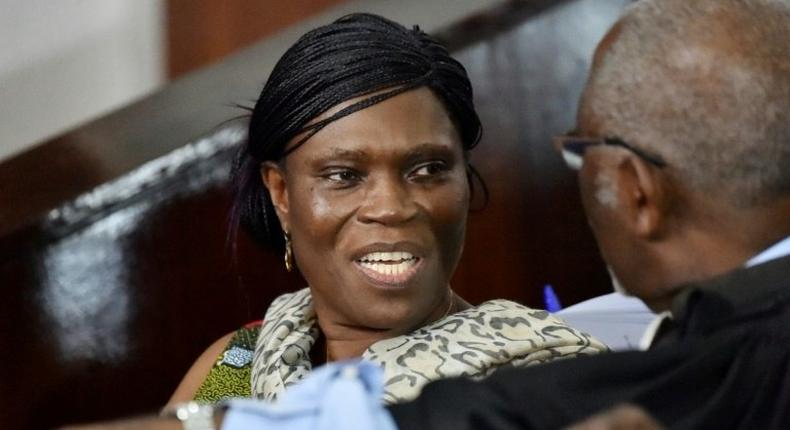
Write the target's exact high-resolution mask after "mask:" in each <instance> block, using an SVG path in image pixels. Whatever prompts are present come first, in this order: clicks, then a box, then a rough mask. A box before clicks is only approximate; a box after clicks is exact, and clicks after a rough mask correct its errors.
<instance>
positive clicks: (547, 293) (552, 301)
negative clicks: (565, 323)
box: [543, 284, 562, 313]
mask: <svg viewBox="0 0 790 430" xmlns="http://www.w3.org/2000/svg"><path fill="white" fill-rule="evenodd" d="M543 302H544V303H545V304H546V310H547V311H549V312H552V313H554V312H557V311H559V310H560V309H562V305H561V304H560V299H559V297H557V293H555V292H554V288H552V286H551V284H546V285H545V286H544V287H543Z"/></svg>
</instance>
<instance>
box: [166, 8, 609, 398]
mask: <svg viewBox="0 0 790 430" xmlns="http://www.w3.org/2000/svg"><path fill="white" fill-rule="evenodd" d="M480 133H481V128H480V121H479V119H478V117H477V113H476V112H475V109H474V105H473V102H472V88H471V85H470V82H469V79H468V77H467V75H466V71H465V70H464V68H463V66H461V64H460V63H458V62H457V61H456V60H454V59H453V58H451V57H450V56H449V54H448V53H447V50H446V49H445V48H444V47H443V46H441V45H440V44H439V43H437V42H436V41H435V40H434V39H432V38H431V37H430V36H428V35H426V34H425V33H423V32H421V31H420V30H419V29H417V28H415V29H413V30H408V29H406V28H404V27H402V26H400V25H398V24H396V23H393V22H391V21H388V20H386V19H384V18H381V17H377V16H373V15H367V14H355V15H350V16H347V17H344V18H341V19H340V20H338V21H336V22H334V23H332V24H329V25H326V26H324V27H320V28H317V29H315V30H313V31H311V32H309V33H307V34H306V35H304V36H303V37H302V38H301V39H300V40H299V41H298V42H296V44H295V45H294V46H292V47H291V48H290V49H289V50H288V51H287V52H286V53H285V54H284V56H283V57H282V58H281V59H280V61H279V63H278V64H277V66H276V67H275V69H274V71H273V72H272V74H271V76H270V77H269V80H268V82H267V83H266V85H265V87H264V89H263V91H262V93H261V95H260V97H259V99H258V101H257V103H256V105H255V108H254V110H253V112H252V116H251V118H250V123H249V136H248V142H247V144H246V146H245V147H244V148H243V149H242V150H241V152H240V154H239V157H238V160H237V163H236V165H235V166H234V167H235V169H234V172H235V174H234V181H235V185H236V206H235V209H234V212H233V219H234V220H236V223H237V224H243V225H245V226H247V227H248V228H249V230H250V231H251V232H252V233H253V235H254V236H255V237H256V238H257V239H258V240H259V241H260V242H261V243H263V244H265V245H269V246H275V247H279V248H280V249H281V250H282V251H283V253H284V255H285V266H286V268H287V269H288V270H291V269H292V268H298V270H299V271H300V272H301V274H302V275H303V277H304V279H305V280H306V281H307V283H308V285H309V288H305V289H303V290H300V291H297V292H295V293H291V294H286V295H284V296H281V297H279V298H278V299H276V300H275V301H274V302H273V303H272V304H271V306H270V308H269V309H268V311H267V312H266V315H265V318H264V323H263V326H262V327H260V333H259V334H258V332H257V331H258V328H256V327H253V328H247V329H242V330H240V331H239V332H237V333H236V334H231V335H228V336H226V337H225V338H223V339H220V340H219V341H217V343H215V344H214V345H213V346H212V347H210V348H209V349H208V350H207V351H206V353H204V354H203V356H202V357H201V358H200V359H198V361H197V362H196V364H195V365H194V366H193V368H192V369H191V370H190V372H189V373H188V374H187V376H186V377H185V379H184V381H183V382H182V384H181V386H180V387H179V388H178V390H177V391H176V393H175V394H174V396H173V398H172V399H171V403H173V402H178V401H184V400H189V399H191V398H192V397H193V396H195V393H196V392H197V396H196V397H197V398H198V399H201V400H216V399H218V398H222V397H226V396H232V395H247V396H249V395H254V396H257V397H260V398H264V399H274V398H276V397H277V395H278V394H280V393H282V391H283V390H284V389H285V388H286V387H287V386H288V385H290V384H293V383H295V382H297V381H299V380H300V379H301V378H303V377H304V376H305V375H307V374H308V373H309V372H310V370H311V369H312V366H314V365H317V364H321V363H325V362H329V361H334V360H342V359H348V358H353V357H360V356H361V357H363V358H366V359H368V360H371V361H373V362H376V363H379V364H380V365H381V366H383V367H384V370H385V377H386V389H385V391H386V392H385V399H384V400H385V401H387V402H390V403H392V402H399V401H403V400H407V399H411V398H413V397H415V396H416V395H417V394H418V393H419V390H420V388H421V387H422V386H423V385H424V384H425V383H427V382H429V381H430V380H433V379H437V378H441V377H447V376H453V375H469V376H480V377H481V376H485V375H487V374H489V373H490V372H492V371H493V370H495V369H496V368H498V367H501V366H507V365H515V366H521V365H527V364H532V363H539V362H544V361H548V360H552V359H555V358H561V357H568V356H575V355H579V354H588V353H596V352H600V351H604V350H605V349H606V347H605V346H604V345H602V344H601V343H600V342H598V341H596V340H594V339H591V338H590V337H589V336H588V335H586V334H583V333H580V332H578V331H576V330H574V329H572V328H570V327H568V326H567V325H565V323H563V322H562V321H560V320H558V319H556V318H554V317H552V316H550V315H549V314H547V313H546V312H545V311H538V310H533V309H529V308H526V307H524V306H521V305H518V304H516V303H513V302H509V301H505V300H494V301H490V302H486V303H484V304H482V305H480V306H477V307H472V306H470V305H469V303H467V302H466V301H464V300H463V299H462V298H461V297H459V296H457V295H456V294H454V293H453V291H452V289H451V288H450V285H449V280H450V278H451V276H452V274H453V272H454V270H455V267H456V265H457V263H458V260H459V258H460V255H461V251H462V248H463V243H464V234H465V230H466V219H467V213H468V210H469V200H470V197H471V177H472V174H473V173H474V170H472V168H471V166H470V165H469V151H470V150H471V149H472V148H474V146H475V145H476V144H477V142H478V140H479V138H480ZM207 375H208V376H207ZM234 381H235V382H234Z"/></svg>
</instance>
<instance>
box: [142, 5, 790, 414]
mask: <svg viewBox="0 0 790 430" xmlns="http://www.w3.org/2000/svg"><path fill="white" fill-rule="evenodd" d="M556 143H557V144H558V147H559V148H560V149H561V151H562V153H563V155H564V156H565V158H566V160H568V162H569V165H571V166H572V167H575V168H577V169H578V170H579V171H578V174H579V184H580V190H581V195H582V200H583V203H584V206H585V210H586V212H587V215H588V217H589V221H590V226H591V228H592V229H593V232H594V233H595V236H596V239H597V240H598V243H599V246H600V250H601V253H602V254H603V257H604V259H605V260H606V261H607V262H608V263H609V264H610V266H611V268H612V272H613V276H614V277H615V278H616V279H617V280H618V282H617V284H619V285H621V286H622V287H623V288H624V289H625V290H626V291H627V292H629V293H630V294H632V295H634V296H637V297H639V298H640V299H642V300H643V301H644V302H645V303H646V304H647V305H648V306H649V307H650V308H651V309H653V310H654V311H656V312H661V313H663V314H664V315H666V316H667V318H665V319H664V320H663V324H661V326H657V327H656V330H655V336H654V340H653V341H652V344H651V345H650V350H649V351H646V352H623V353H612V354H607V355H604V356H599V357H586V358H578V359H572V360H566V361H562V362H556V363H551V364H547V365H542V366H536V367H532V368H529V369H513V370H505V371H500V372H497V373H496V374H494V375H492V376H491V377H489V378H488V379H486V380H485V381H483V382H472V381H469V380H464V379H452V380H445V381H439V382H436V383H433V384H430V385H428V386H427V387H426V388H425V389H424V390H423V392H422V395H421V396H420V397H419V398H418V399H417V400H415V401H413V402H410V403H406V404H400V405H394V406H391V407H390V408H389V412H390V414H391V417H392V418H394V421H395V424H396V425H397V426H398V428H400V429H453V430H463V429H473V428H474V429H481V428H484V429H532V428H535V429H556V428H562V427H565V426H569V425H572V424H574V423H577V422H579V421H583V420H584V419H585V418H587V417H590V416H593V415H595V416H593V417H592V418H591V419H590V420H588V421H586V422H585V423H582V424H579V427H578V428H632V427H633V426H636V425H641V426H643V427H641V428H659V426H661V425H663V426H666V427H668V428H728V429H730V428H744V429H754V428H761V429H764V428H777V429H778V428H785V429H786V428H790V329H788V328H790V0H643V1H640V2H637V3H635V4H634V5H632V6H631V7H630V8H629V9H628V11H627V12H626V14H625V15H624V17H623V18H622V19H621V20H620V21H619V22H618V23H617V24H616V25H615V26H614V27H613V28H612V29H611V30H610V31H609V33H608V34H607V35H606V37H605V38H604V40H603V41H602V42H601V44H600V45H599V47H598V49H597V51H596V56H595V60H594V64H593V69H592V72H591V76H590V79H589V81H588V84H587V86H586V89H585V91H584V94H583V97H582V100H581V103H580V107H579V115H578V123H577V130H576V131H575V132H574V133H573V134H572V135H568V136H563V137H560V138H558V139H557V142H556ZM355 369H356V368H349V367H346V368H335V369H332V368H329V369H328V370H325V371H323V373H322V375H324V377H325V378H327V379H325V380H321V381H317V380H315V379H314V380H313V382H309V381H310V378H308V380H307V381H306V383H305V384H304V385H303V386H304V387H308V388H307V389H302V392H301V393H298V394H297V393H294V396H296V397H298V398H300V399H302V400H304V399H306V398H308V397H310V396H312V397H310V398H311V400H310V405H311V406H310V407H309V408H308V409H305V410H307V411H309V413H308V414H306V415H302V418H304V417H305V416H308V415H310V414H313V415H314V416H316V417H319V416H321V414H322V413H324V412H326V411H331V412H332V413H333V417H334V418H332V419H333V420H341V421H342V420H343V419H344V418H343V417H344V416H348V415H344V413H345V412H344V411H348V412H349V413H353V415H352V416H354V417H356V416H357V415H359V414H360V413H362V412H360V411H368V412H365V413H364V414H363V415H366V416H368V417H373V418H374V421H375V422H377V423H379V424H380V425H381V426H385V427H390V426H391V423H388V417H387V416H384V417H382V416H381V412H382V411H381V409H377V408H378V406H376V405H375V403H371V402H370V400H371V399H373V398H375V391H376V390H375V387H373V389H369V390H368V393H367V394H365V393H364V391H365V389H366V388H365V387H367V388H370V387H371V386H372V385H374V384H373V383H372V382H371V381H372V380H374V379H375V378H372V379H371V378H368V379H366V380H365V379H364V378H363V379H359V380H358V379H355V378H356V376H355V373H354V371H355ZM348 370H351V372H348ZM363 370H365V369H364V368H363ZM367 370H370V369H367ZM343 375H345V376H343ZM349 376H350V377H349ZM337 381H340V382H337ZM349 381H351V382H349ZM353 381H357V382H360V381H361V382H362V384H359V383H354V382H353ZM335 384H346V385H344V386H343V387H345V388H343V389H348V390H350V391H348V393H353V394H348V395H346V394H344V395H336V394H335V395H329V396H327V395H325V394H324V393H325V392H327V391H330V392H333V391H332V390H335V388H334V387H340V385H335ZM300 387H301V386H297V387H295V388H294V390H295V389H299V388H300ZM319 387H321V388H319ZM337 389H338V390H340V388H337ZM311 390H312V391H311ZM371 391H372V392H374V394H371V393H370V392H371ZM305 392H309V394H310V396H306V395H305ZM337 392H341V391H337ZM316 398H321V399H324V400H327V399H328V401H330V402H332V403H331V405H332V406H331V407H327V406H323V407H322V406H321V405H320V404H316V403H315V402H314V401H313V400H315V399H316ZM353 399H357V400H353ZM322 401H323V400H322ZM319 403H320V402H319ZM622 403H628V404H631V406H623V407H618V406H617V405H620V404H622ZM245 408H247V409H245ZM254 409H255V406H254V405H253V406H249V405H247V406H240V407H235V408H231V409H230V410H229V411H228V412H227V414H226V418H229V422H226V423H225V424H226V425H225V426H223V428H231V427H232V428H234V429H238V428H246V427H249V428H252V427H255V422H256V419H260V420H263V421H257V422H266V423H269V424H273V426H271V427H261V428H288V419H290V418H288V417H287V416H286V417H285V418H284V420H281V421H277V420H276V419H274V418H278V417H279V418H283V415H277V414H276V413H274V415H277V417H274V418H272V416H273V415H272V414H273V413H272V409H271V408H266V407H262V408H261V410H262V412H261V411H258V412H256V411H255V410H254ZM607 410H608V412H607ZM267 414H268V418H271V419H270V420H269V421H265V420H266V419H268V418H267ZM651 416H652V417H653V418H654V419H655V421H652V420H651V418H650V417H651ZM230 418H233V419H230ZM308 418H309V417H308ZM233 420H236V421H235V422H237V423H247V424H246V425H241V424H238V425H235V426H231V425H230V424H231V422H232V421H233ZM307 421H310V419H307ZM318 421H321V419H318ZM330 421H331V420H330ZM330 421H323V424H327V423H329V426H330V427H331V426H332V422H330ZM346 421H349V420H348V419H346ZM353 421H354V422H351V423H349V422H342V423H341V422H337V423H336V424H337V425H336V426H335V428H350V427H348V425H351V424H359V423H360V422H362V421H359V419H357V418H354V420H353ZM374 421H369V422H374ZM305 422H306V421H305ZM310 422H311V423H312V422H313V421H310ZM152 423H153V422H152ZM277 423H280V424H279V425H278V424H277ZM602 423H603V424H602ZM308 427H309V426H308V425H306V426H305V427H304V428H308ZM129 428H133V427H129ZM300 428H302V427H300ZM309 428H313V427H309ZM355 428H359V426H357V427H355Z"/></svg>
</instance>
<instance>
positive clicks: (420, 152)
mask: <svg viewBox="0 0 790 430" xmlns="http://www.w3.org/2000/svg"><path fill="white" fill-rule="evenodd" d="M452 154H453V149H452V148H451V147H450V146H448V145H446V144H442V143H435V142H425V143H420V144H419V145H416V146H415V147H413V148H411V149H409V151H408V152H407V153H406V156H405V158H406V159H416V158H421V157H425V156H426V155H429V156H447V155H452Z"/></svg>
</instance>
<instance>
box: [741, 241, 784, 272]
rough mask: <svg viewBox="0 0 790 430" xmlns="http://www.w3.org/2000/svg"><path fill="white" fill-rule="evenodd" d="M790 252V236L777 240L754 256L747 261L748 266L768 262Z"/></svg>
mask: <svg viewBox="0 0 790 430" xmlns="http://www.w3.org/2000/svg"><path fill="white" fill-rule="evenodd" d="M788 254H790V236H787V237H786V238H784V239H783V240H780V241H779V242H776V243H775V244H773V246H770V247H769V248H768V249H766V250H764V251H763V252H761V253H759V254H757V255H756V256H754V257H752V258H751V259H750V260H749V261H747V262H746V267H752V266H756V265H758V264H762V263H766V262H768V261H771V260H774V259H777V258H781V257H784V256H785V255H788Z"/></svg>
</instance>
